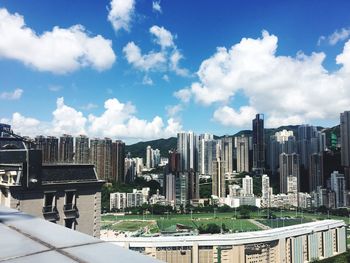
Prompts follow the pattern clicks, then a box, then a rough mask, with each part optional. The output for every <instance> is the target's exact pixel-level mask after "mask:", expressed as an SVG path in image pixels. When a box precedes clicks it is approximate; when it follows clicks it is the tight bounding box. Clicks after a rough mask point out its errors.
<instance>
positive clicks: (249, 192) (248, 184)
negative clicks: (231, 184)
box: [242, 175, 254, 196]
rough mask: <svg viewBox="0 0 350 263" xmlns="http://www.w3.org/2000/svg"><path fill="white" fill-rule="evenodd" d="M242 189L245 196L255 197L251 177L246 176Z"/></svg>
mask: <svg viewBox="0 0 350 263" xmlns="http://www.w3.org/2000/svg"><path fill="white" fill-rule="evenodd" d="M242 188H243V195H245V196H253V195H254V192H253V178H252V177H250V176H249V175H246V176H245V177H244V178H243V179H242Z"/></svg>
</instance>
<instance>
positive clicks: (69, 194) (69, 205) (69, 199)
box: [64, 191, 76, 210]
mask: <svg viewBox="0 0 350 263" xmlns="http://www.w3.org/2000/svg"><path fill="white" fill-rule="evenodd" d="M75 193H76V192H75V191H66V196H65V204H64V210H74V209H75V198H76V195H75Z"/></svg>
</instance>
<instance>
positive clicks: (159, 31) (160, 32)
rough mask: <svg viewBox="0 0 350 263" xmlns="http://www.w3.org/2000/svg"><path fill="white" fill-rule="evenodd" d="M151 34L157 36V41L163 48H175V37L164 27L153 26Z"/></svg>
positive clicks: (150, 30)
mask: <svg viewBox="0 0 350 263" xmlns="http://www.w3.org/2000/svg"><path fill="white" fill-rule="evenodd" d="M149 32H150V33H151V34H152V35H154V36H155V38H156V39H155V41H156V43H157V44H158V45H160V46H161V48H168V47H174V46H175V44H174V40H173V38H174V37H173V35H172V34H171V33H170V31H168V30H166V29H165V28H164V27H159V26H152V27H151V28H150V29H149Z"/></svg>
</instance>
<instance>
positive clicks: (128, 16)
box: [108, 0, 135, 32]
mask: <svg viewBox="0 0 350 263" xmlns="http://www.w3.org/2000/svg"><path fill="white" fill-rule="evenodd" d="M134 11H135V1H134V0H112V1H111V2H110V8H109V12H108V21H109V22H110V23H111V24H112V26H113V29H114V30H115V32H118V31H119V30H121V29H124V30H126V31H129V30H130V23H131V20H132V16H133V14H134Z"/></svg>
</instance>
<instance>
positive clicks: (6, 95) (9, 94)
mask: <svg viewBox="0 0 350 263" xmlns="http://www.w3.org/2000/svg"><path fill="white" fill-rule="evenodd" d="M22 94H23V90H22V89H15V90H14V91H4V92H1V93H0V99H3V100H18V99H20V98H21V97H22Z"/></svg>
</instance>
